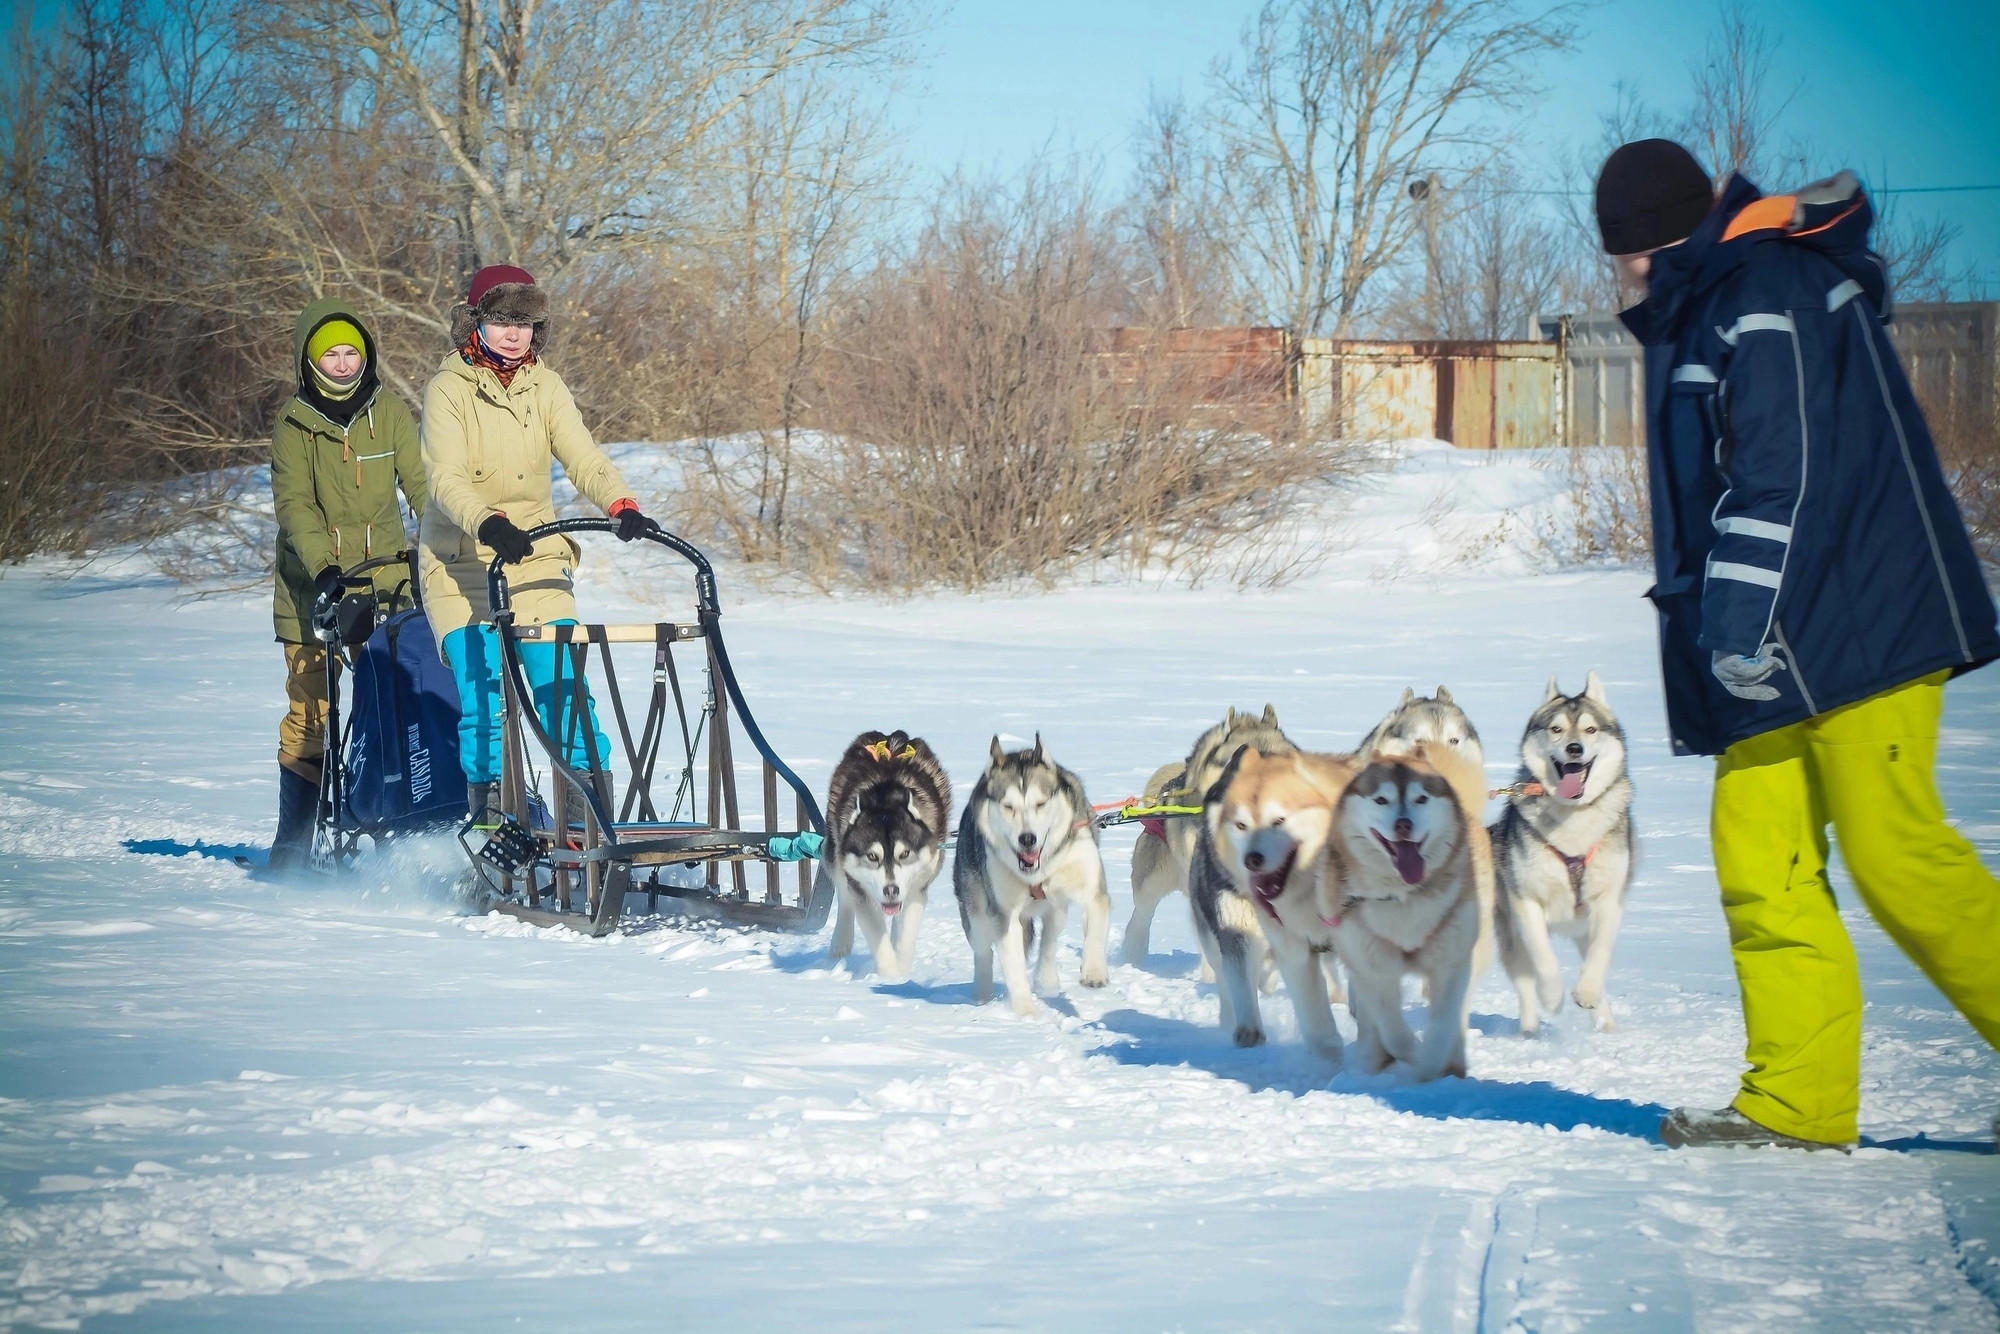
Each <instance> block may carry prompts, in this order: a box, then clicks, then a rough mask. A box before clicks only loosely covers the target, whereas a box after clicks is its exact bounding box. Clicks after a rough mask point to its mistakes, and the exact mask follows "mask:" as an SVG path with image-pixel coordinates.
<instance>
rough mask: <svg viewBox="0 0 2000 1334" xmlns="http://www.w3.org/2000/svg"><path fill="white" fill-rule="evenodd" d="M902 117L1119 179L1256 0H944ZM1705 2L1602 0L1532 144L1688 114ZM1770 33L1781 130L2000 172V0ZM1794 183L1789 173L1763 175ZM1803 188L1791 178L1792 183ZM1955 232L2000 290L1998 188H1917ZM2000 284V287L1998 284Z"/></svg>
mask: <svg viewBox="0 0 2000 1334" xmlns="http://www.w3.org/2000/svg"><path fill="white" fill-rule="evenodd" d="M939 2H940V11H939V13H938V16H937V19H936V22H935V23H934V24H933V25H932V26H931V27H930V28H929V29H928V30H927V31H926V32H925V33H924V35H923V37H922V39H921V47H922V58H921V61H920V63H919V65H918V67H917V68H916V69H915V70H913V71H912V72H911V75H910V79H909V87H908V88H907V90H906V91H905V92H904V93H902V94H901V95H900V96H899V97H898V99H897V101H896V104H895V110H894V113H893V114H894V117H895V122H896V125H897V127H898V132H899V134H900V136H901V138H902V140H903V144H904V147H905V149H906V151H908V152H909V154H910V155H911V157H912V158H913V159H914V160H915V161H916V162H917V163H918V164H919V165H920V166H923V167H927V168H933V169H937V170H941V171H943V170H949V169H951V168H952V167H954V166H956V165H959V164H961V163H963V164H964V165H966V166H968V167H972V168H975V169H982V170H983V169H993V170H1007V169H1009V168H1011V167H1013V166H1015V165H1017V164H1018V163H1020V162H1021V161H1022V160H1023V159H1025V158H1027V157H1028V156H1030V155H1031V154H1032V153H1034V152H1035V151H1036V150H1038V149H1040V148H1042V147H1043V146H1045V145H1047V146H1050V147H1052V148H1054V149H1055V150H1056V151H1058V152H1063V153H1066V152H1070V151H1076V152H1080V153H1082V154H1084V155H1085V156H1086V157H1087V158H1088V159H1090V160H1093V161H1098V160H1101V161H1102V162H1103V164H1104V166H1105V168H1106V171H1107V174H1110V175H1122V173H1123V172H1124V171H1125V170H1126V168H1127V165H1128V161H1129V150H1130V144H1131V138H1132V131H1133V127H1134V125H1135V123H1136V122H1137V120H1138V118H1139V116H1140V114H1141V113H1142V111H1143V109H1144V107H1145V104H1146V98H1147V90H1148V89H1149V87H1156V88H1162V89H1167V90H1172V89H1175V88H1179V89H1182V90H1184V91H1185V92H1186V93H1187V94H1188V95H1189V97H1190V98H1191V99H1192V98H1193V97H1195V96H1197V95H1199V94H1200V93H1201V91H1202V88H1203V78H1204V75H1205V73H1206V71H1207V69H1208V67H1209V64H1210V62H1211V61H1213V60H1214V59H1215V58H1216V57H1217V56H1218V55H1226V54H1229V53H1231V52H1232V51H1234V49H1235V43H1236V37H1237V34H1238V32H1239V31H1240V30H1241V28H1242V25H1243V22H1244V20H1245V19H1246V18H1248V17H1249V16H1250V15H1251V14H1252V13H1254V12H1255V10H1256V9H1257V5H1256V3H1254V0H955V3H953V2H952V0H939ZM1717 12H1718V6H1717V5H1716V4H1715V3H1713V0H1692V2H1690V3H1681V4H1662V3H1660V2H1659V0H1650V2H1644V0H1603V3H1599V4H1596V5H1593V6H1592V7H1591V8H1590V9H1589V10H1587V11H1586V12H1585V14H1584V16H1583V19H1582V25H1583V27H1584V29H1585V35H1584V37H1583V39H1582V41H1581V42H1580V43H1579V44H1578V46H1577V47H1576V49H1575V50H1573V51H1571V52H1569V53H1567V54H1564V55H1561V56H1555V57H1551V58H1549V59H1548V60H1547V61H1546V62H1545V64H1544V66H1543V68H1542V70H1541V76H1542V82H1543V83H1544V85H1545V89H1546V91H1545V92H1544V94H1543V95H1542V97H1541V98H1540V99H1539V101H1538V102H1537V104H1536V108H1535V111H1534V113H1533V116H1532V119H1531V122H1530V124H1529V125H1528V126H1527V127H1526V128H1525V130H1524V140H1525V143H1526V146H1527V147H1528V149H1529V151H1530V153H1531V154H1533V155H1536V156H1541V157H1545V158H1546V157H1552V156H1553V155H1555V154H1556V153H1558V152H1560V151H1562V150H1563V149H1564V148H1565V147H1566V146H1567V145H1569V144H1573V143H1593V142H1595V140H1596V139H1597V135H1598V117H1599V115H1600V114H1601V113H1602V112H1603V111H1605V110H1607V109H1608V108H1609V107H1610V106H1611V105H1612V103H1613V101H1614V100H1615V98H1616V91H1615V89H1616V85H1617V84H1618V83H1619V82H1620V81H1623V82H1625V83H1627V84H1630V85H1632V86H1634V87H1635V88H1636V89H1637V90H1638V92H1639V93H1640V94H1641V96H1643V97H1644V98H1645V99H1646V100H1647V101H1648V102H1651V103H1653V104H1654V105H1656V106H1659V107H1661V108H1663V109H1668V110H1674V111H1678V110H1679V109H1680V108H1681V107H1682V106H1683V105H1684V104H1685V103H1686V101H1687V99H1688V91H1687V88H1688V74H1687V66H1688V64H1689V62H1690V61H1692V60H1694V59H1695V58H1696V57H1698V56H1699V55H1700V53H1701V51H1702V47H1703V43H1704V41H1705V40H1706V38H1707V35H1708V33H1709V31H1710V30H1711V29H1712V27H1713V26H1714V23H1715V19H1716V15H1717ZM1751 13H1752V17H1753V18H1754V19H1755V20H1756V21H1757V22H1759V23H1761V24H1762V25H1763V26H1764V27H1765V28H1766V29H1767V30H1768V31H1769V33H1770V34H1771V35H1772V36H1773V37H1774V38H1776V39H1777V40H1778V43H1779V45H1778V50H1777V56H1776V60H1775V70H1774V75H1773V80H1772V82H1773V84H1774V86H1776V87H1778V88H1781V89H1788V88H1790V87H1791V86H1792V85H1794V84H1800V85H1802V87H1801V91H1800V93H1799V96H1798V97H1797V99H1796V100H1795V101H1794V102H1793V103H1792V104H1791V106H1790V107H1789V108H1788V110H1787V112H1786V114H1785V116H1784V119H1783V121H1782V122H1781V126H1780V133H1781V135H1782V134H1785V133H1791V134H1796V135H1799V136H1800V137H1802V138H1805V139H1807V140H1810V141H1811V143H1812V144H1813V145H1814V146H1815V147H1816V148H1817V149H1818V150H1819V152H1820V153H1821V155H1822V156H1823V157H1825V158H1827V159H1830V160H1837V161H1842V162H1846V163H1848V164H1850V165H1853V166H1855V167H1856V168H1857V169H1858V170H1860V171H1861V172H1862V174H1863V177H1864V179H1867V180H1868V181H1869V182H1870V184H1872V185H1876V186H1889V187H1911V186H1934V185H2000V2H1996V0H1905V2H1904V3H1899V4H1885V3H1880V2H1879V0H1877V2H1875V3H1869V2H1868V0H1754V3H1753V4H1752V5H1751ZM1767 184H1785V183H1782V182H1781V183H1767ZM1791 184H1796V182H1791ZM1897 207H1899V208H1902V209H1906V210H1908V211H1909V212H1910V213H1912V214H1917V213H1924V214H1931V215H1935V216H1938V217H1941V218H1944V219H1946V220H1948V221H1950V222H1952V223H1954V224H1955V225H1957V226H1958V227H1959V228H1960V229H1961V231H1962V237H1961V240H1960V242H1959V245H1958V247H1957V252H1956V257H1957V259H1958V261H1959V262H1960V263H1961V264H1966V265H1972V266H1976V267H1977V268H1978V269H1979V271H1980V272H1981V273H1982V274H1983V275H1984V276H1985V277H1986V279H1987V280H1988V287H1989V289H1994V288H2000V190H1993V191H1987V192H1984V193H1975V194H1927V195H1912V196H1907V197H1904V198H1902V199H1901V200H1899V201H1898V202H1897ZM1989 294H1991V295H2000V291H1991V290H1990V291H1989Z"/></svg>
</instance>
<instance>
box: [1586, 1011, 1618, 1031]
mask: <svg viewBox="0 0 2000 1334" xmlns="http://www.w3.org/2000/svg"><path fill="white" fill-rule="evenodd" d="M1590 1024H1591V1027H1592V1028H1595V1029H1596V1030H1597V1031H1598V1032H1600V1033H1616V1032H1617V1031H1618V1021H1617V1020H1616V1019H1613V1018H1612V1017H1611V1007H1610V1006H1609V1005H1600V1006H1598V1007H1597V1008H1596V1009H1594V1010H1592V1011H1591V1012H1590Z"/></svg>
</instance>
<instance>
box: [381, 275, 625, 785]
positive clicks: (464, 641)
mask: <svg viewBox="0 0 2000 1334" xmlns="http://www.w3.org/2000/svg"><path fill="white" fill-rule="evenodd" d="M547 330H548V299H547V298H546V296H544V295H543V293H542V291H541V289H540V288H538V287H536V286H535V280H534V278H533V277H532V276H531V275H529V274H528V272H527V271H526V270H524V269H519V268H515V267H513V266H512V265H506V264H494V265H488V266H487V267H485V268H483V269H481V270H479V272H478V273H476V274H474V275H473V278H472V283H471V285H470V287H469V288H468V289H467V291H466V299H465V301H464V302H463V303H462V304H460V305H457V306H454V307H453V308H452V311H451V333H452V346H453V350H452V352H451V353H450V355H448V356H447V357H445V359H444V364H443V365H442V366H440V367H439V368H438V372H437V374H436V375H435V376H433V377H432V379H431V383H430V387H429V389H428V390H426V392H425V394H424V419H423V428H422V442H423V457H424V472H425V476H426V478H427V479H428V481H429V483H430V496H431V503H430V507H429V508H428V509H427V510H425V512H424V519H423V526H422V534H421V537H420V539H419V540H420V544H421V545H420V561H421V574H422V578H423V589H424V608H425V610H426V611H427V612H428V613H429V615H430V621H431V628H432V630H433V631H434V632H435V634H436V635H437V639H438V651H439V653H440V654H441V655H442V656H443V658H444V660H445V662H446V664H448V665H449V666H450V667H451V669H452V674H453V676H455V677H456V678H457V681H458V690H459V705H460V720H459V763H460V767H461V768H463V769H464V771H465V781H466V783H467V785H468V787H469V789H470V792H469V800H470V803H471V809H472V812H473V814H474V815H475V816H476V815H477V814H478V813H479V811H480V810H482V809H483V808H484V807H485V806H486V805H487V804H488V801H489V799H490V797H491V784H493V783H494V782H496V781H497V780H498V779H499V776H500V711H501V694H500V678H499V654H498V645H497V642H496V640H495V638H494V632H493V628H492V626H491V624H490V623H489V622H490V621H491V618H492V610H491V608H490V607H489V606H488V605H487V596H486V570H487V566H488V565H489V564H490V563H491V562H492V560H493V558H494V556H496V555H498V556H500V557H501V558H502V559H503V560H505V561H506V563H507V564H508V565H509V566H511V567H514V568H512V569H510V570H509V571H508V574H507V583H508V589H509V592H510V595H511V600H512V604H513V610H514V619H515V621H516V623H517V624H521V625H551V624H561V623H563V622H572V623H573V622H574V621H575V620H576V600H575V598H574V596H573V595H572V592H571V579H572V576H573V574H574V571H575V568H576V563H577V559H578V556H579V551H578V548H577V546H576V544H575V543H574V542H572V541H570V540H569V539H568V538H567V537H548V538H543V539H542V540H541V541H540V542H536V543H533V544H530V543H529V542H528V540H527V536H526V531H525V530H527V529H531V528H535V527H538V526H539V525H541V524H545V523H551V522H553V521H554V520H555V518H556V511H555V504H554V502H553V500H552V498H551V496H550V486H551V478H550V462H551V460H554V461H557V462H560V463H561V464H562V466H563V471H564V472H565V473H566V474H568V476H569V479H570V481H571V482H572V483H573V484H574V485H575V487H576V489H577V490H578V491H579V492H581V493H582V494H583V495H584V496H585V497H586V498H587V499H589V500H591V501H593V502H595V503H596V504H598V505H601V506H603V507H604V510H605V512H606V513H608V514H610V515H611V516H612V517H613V518H615V519H617V520H618V523H619V528H618V536H619V537H620V538H622V539H623V540H625V541H627V542H630V541H633V540H635V539H636V538H638V537H639V536H640V535H641V534H643V533H646V532H648V531H657V530H658V528H659V525H658V524H657V523H655V522H653V520H651V519H649V518H647V517H646V516H645V515H644V514H642V513H640V512H639V506H638V503H637V502H636V501H635V500H633V498H632V494H631V491H630V489H629V488H628V487H627V486H626V485H625V479H624V478H623V477H621V476H619V474H618V469H617V467H616V466H615V465H613V464H612V462H611V460H610V459H609V458H607V457H606V456H605V454H604V451H603V450H601V449H599V448H598V447H597V442H596V441H595V440H593V439H592V438H591V435H590V431H589V428H587V427H586V426H584V424H583V418H582V416H581V415H580V414H579V413H578V412H577V409H576V401H575V400H574V399H572V398H571V397H570V392H569V387H568V386H567V385H565V384H564V383H563V382H562V378H561V377H560V376H558V375H557V374H556V373H555V372H554V371H553V370H551V369H549V367H547V366H546V365H543V364H542V362H541V360H540V357H541V352H542V348H543V345H544V343H545V342H546V338H547ZM554 664H555V649H554V646H553V645H524V646H523V652H522V665H523V666H524V667H525V668H526V669H527V673H528V676H529V678H530V683H531V686H532V688H533V690H534V693H535V695H536V698H537V701H538V703H540V704H541V706H542V714H543V719H544V722H545V724H546V725H547V726H548V727H549V729H550V731H551V733H552V734H553V735H557V736H561V735H563V734H564V730H565V727H564V723H563V721H562V719H561V718H560V717H559V716H557V715H558V714H559V711H560V704H559V702H558V701H556V700H555V699H554V698H553V691H552V689H551V687H550V683H551V680H552V678H553V675H554ZM590 725H591V727H592V729H593V731H597V730H598V729H597V726H596V719H595V718H594V717H593V718H592V719H590ZM598 735H599V740H598V745H599V752H598V753H599V754H601V755H608V754H609V753H610V751H609V746H608V745H607V743H606V742H605V741H604V740H603V739H602V733H601V731H599V733H598ZM573 762H574V761H573Z"/></svg>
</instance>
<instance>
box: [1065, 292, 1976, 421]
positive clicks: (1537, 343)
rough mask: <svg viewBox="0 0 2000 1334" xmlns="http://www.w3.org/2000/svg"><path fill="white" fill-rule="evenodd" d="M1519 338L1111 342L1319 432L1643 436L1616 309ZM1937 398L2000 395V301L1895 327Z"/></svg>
mask: <svg viewBox="0 0 2000 1334" xmlns="http://www.w3.org/2000/svg"><path fill="white" fill-rule="evenodd" d="M1530 324H1531V328H1530V330H1529V333H1530V335H1531V336H1530V337H1528V338H1525V339H1520V340H1493V341H1480V340H1469V341H1468V340H1429V341H1425V340H1418V341H1403V342H1395V341H1383V340H1376V339H1329V338H1304V339H1294V338H1292V337H1291V335H1290V334H1289V333H1288V332H1287V331H1286V330H1283V329H1273V328H1220V329H1169V330H1145V329H1111V330H1106V331H1105V332H1104V334H1103V335H1102V336H1101V341H1100V343H1099V345H1098V349H1097V351H1098V355H1099V356H1101V357H1102V358H1103V364H1104V365H1105V366H1106V368H1107V371H1108V373H1109V374H1110V375H1111V376H1112V378H1113V380H1114V381H1115V382H1117V383H1118V384H1120V385H1121V386H1122V387H1123V388H1124V389H1125V390H1126V392H1127V393H1129V394H1130V395H1131V396H1132V397H1133V399H1134V401H1135V402H1140V401H1144V400H1145V399H1146V398H1147V397H1148V396H1149V394H1150V393H1153V392H1156V391H1157V390H1158V389H1159V388H1160V387H1161V386H1163V385H1173V386H1176V387H1177V389H1178V392H1180V393H1183V394H1186V393H1188V392H1190V391H1192V392H1193V394H1194V396H1195V397H1197V398H1199V399H1201V400H1203V401H1206V402H1211V403H1216V404H1221V405H1236V406H1244V405H1255V404H1264V405H1270V406H1277V405H1280V404H1283V403H1287V402H1289V403H1291V404H1292V405H1293V407H1294V408H1295V410H1296V411H1297V414H1298V421H1299V424H1300V426H1301V427H1302V428H1303V429H1305V430H1307V431H1310V432H1315V433H1320V434H1323V435H1326V436H1335V437H1344V438H1347V439H1355V440H1399V439H1408V438H1410V437H1412V436H1430V437H1433V438H1435V439H1439V440H1448V441H1450V442H1451V443H1452V444H1454V445H1457V446H1458V447H1459V448H1461V449H1520V448H1528V447H1534V446H1539V445H1560V444H1576V445H1615V446H1630V445H1636V444H1638V443H1640V442H1641V441H1642V440H1643V439H1644V435H1645V426H1644V421H1643V417H1644V412H1645V388H1644V385H1645V382H1644V377H1643V372H1642V367H1641V358H1640V351H1639V345H1638V343H1637V342H1635V341H1634V340H1633V338H1632V336H1631V335H1630V334H1628V333H1626V332H1625V326H1624V325H1622V324H1620V323H1619V322H1618V317H1617V316H1615V315H1563V316H1539V317H1537V318H1536V319H1534V320H1533V321H1531V322H1530ZM1889 332H1890V336H1891V337H1892V338H1893V339H1894V341H1895V344H1896V348H1897V351H1898V352H1899V353H1900V354H1901V355H1902V358H1903V364H1904V365H1905V366H1906V367H1907V368H1908V369H1909V372H1910V379H1911V380H1912V382H1913V383H1914V384H1915V386H1916V389H1917V392H1918V395H1919V396H1920V397H1921V399H1922V400H1923V403H1924V405H1925V409H1926V410H1927V411H1928V412H1930V413H1932V414H1933V415H1934V416H1935V415H1936V414H1941V413H1949V414H1953V415H1954V416H1955V417H1957V418H1958V419H1959V420H1970V421H1989V420H1991V419H1992V417H1993V414H1994V412H1995V410H1996V407H2000V302H1991V301H1987V302H1954V303H1949V304H1913V305H1907V306H1903V307H1900V308H1899V309H1898V310H1897V311H1896V317H1895V319H1894V321H1893V322H1892V323H1891V324H1890V326H1889Z"/></svg>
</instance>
